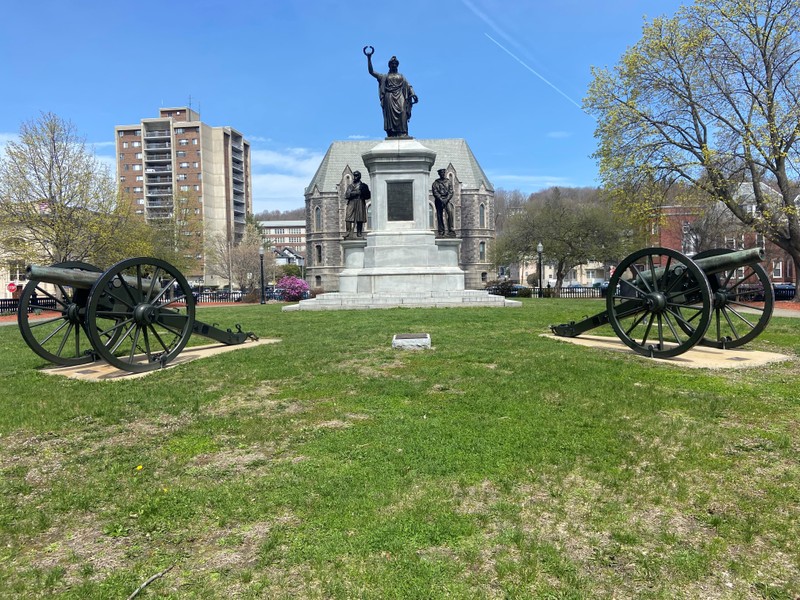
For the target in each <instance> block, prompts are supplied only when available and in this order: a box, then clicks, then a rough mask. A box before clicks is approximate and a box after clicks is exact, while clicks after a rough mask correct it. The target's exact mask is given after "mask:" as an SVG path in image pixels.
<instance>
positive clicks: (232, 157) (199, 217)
mask: <svg viewBox="0 0 800 600" xmlns="http://www.w3.org/2000/svg"><path fill="white" fill-rule="evenodd" d="M114 131H115V133H116V141H117V144H116V145H117V176H118V180H119V185H120V188H121V190H122V192H123V193H124V195H125V196H126V197H127V198H130V199H131V202H133V203H134V205H135V206H134V208H135V213H136V214H138V215H141V216H142V218H143V219H145V220H147V221H148V222H150V223H153V222H159V221H161V222H163V221H164V220H168V219H172V220H174V221H175V222H176V223H177V224H178V225H183V226H186V232H185V234H186V235H192V236H196V238H197V241H198V243H197V244H195V245H194V248H195V250H194V253H195V254H194V256H193V258H194V259H195V264H196V265H197V269H196V270H197V272H195V273H187V274H186V275H187V276H188V277H189V278H194V279H195V280H196V282H197V283H201V280H202V284H203V285H209V286H213V285H219V284H220V283H224V282H222V281H217V280H216V279H217V278H216V277H213V276H211V275H209V274H207V273H206V272H205V271H206V269H205V261H204V258H203V240H207V239H209V238H211V237H212V236H220V235H224V236H225V238H226V239H227V240H228V242H230V243H232V244H237V243H238V242H239V241H240V240H241V239H242V236H243V235H244V230H245V219H246V217H247V215H249V214H252V211H253V196H252V189H251V176H250V144H249V143H248V142H247V140H245V139H244V136H243V135H242V134H241V133H239V132H238V131H236V130H235V129H232V128H231V127H211V126H209V125H206V124H205V123H203V122H202V121H200V115H199V114H198V113H197V112H195V111H193V110H192V109H191V108H187V107H178V108H162V109H160V110H159V116H158V117H156V118H150V119H142V120H141V121H140V122H139V123H137V124H135V125H119V126H117V127H115V129H114ZM187 258H189V257H188V256H187Z"/></svg>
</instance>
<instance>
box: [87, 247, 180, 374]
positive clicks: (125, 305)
mask: <svg viewBox="0 0 800 600" xmlns="http://www.w3.org/2000/svg"><path fill="white" fill-rule="evenodd" d="M194 308H195V307H194V296H192V293H191V288H190V287H189V284H188V283H187V281H186V278H185V277H184V276H183V275H182V274H181V273H180V271H178V270H177V269H176V268H175V267H173V266H172V265H170V264H169V263H167V262H165V261H163V260H159V259H157V258H131V259H128V260H123V261H122V262H119V263H117V264H116V265H114V266H113V267H111V268H110V269H109V270H108V271H106V272H105V273H104V274H103V276H102V277H100V279H98V280H97V282H96V283H95V284H94V286H93V287H92V291H91V293H90V295H89V304H88V308H87V311H86V321H87V328H88V331H89V337H90V339H91V340H92V343H93V344H97V342H98V341H99V340H102V339H104V338H105V337H106V336H109V335H113V336H116V335H118V334H119V337H118V338H117V339H116V341H115V342H114V343H113V344H109V345H102V347H98V346H97V345H95V348H97V353H98V355H99V356H100V357H101V358H102V359H103V360H105V361H107V362H108V363H110V364H112V365H114V366H115V367H117V368H118V369H122V370H125V371H131V372H134V373H141V372H145V371H152V370H154V369H160V368H163V367H164V366H166V364H167V363H168V362H169V361H170V360H172V359H173V358H174V357H175V356H176V355H178V354H179V353H180V351H181V350H182V349H183V347H184V346H186V343H187V342H188V341H189V337H190V336H191V334H192V327H193V326H194Z"/></svg>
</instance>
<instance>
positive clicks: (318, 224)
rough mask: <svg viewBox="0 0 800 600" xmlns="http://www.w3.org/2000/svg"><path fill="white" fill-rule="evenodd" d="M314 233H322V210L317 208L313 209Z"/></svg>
mask: <svg viewBox="0 0 800 600" xmlns="http://www.w3.org/2000/svg"><path fill="white" fill-rule="evenodd" d="M314 231H322V209H321V208H320V207H319V206H318V207H317V208H315V209H314Z"/></svg>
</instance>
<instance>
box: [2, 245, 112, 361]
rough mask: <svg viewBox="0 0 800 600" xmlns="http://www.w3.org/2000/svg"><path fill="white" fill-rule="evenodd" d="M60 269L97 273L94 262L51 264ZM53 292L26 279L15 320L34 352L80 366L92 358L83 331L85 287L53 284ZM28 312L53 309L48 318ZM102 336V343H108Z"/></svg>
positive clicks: (93, 357)
mask: <svg viewBox="0 0 800 600" xmlns="http://www.w3.org/2000/svg"><path fill="white" fill-rule="evenodd" d="M53 266H54V267H58V268H60V269H71V270H74V271H87V272H90V273H100V269H98V268H97V267H95V266H94V265H90V264H87V263H83V262H78V261H71V262H62V263H57V264H55V265H53ZM55 287H56V289H57V290H58V291H57V292H56V293H55V294H54V293H52V292H50V291H48V289H47V288H45V286H44V284H43V283H42V282H41V281H39V280H36V279H31V280H30V281H28V283H27V285H26V286H25V289H24V290H23V292H22V296H21V297H20V299H19V308H18V310H17V323H18V324H19V330H20V332H21V333H22V337H23V338H24V339H25V342H26V343H27V344H28V346H29V347H30V349H31V350H33V351H34V352H35V353H36V354H38V355H39V356H41V357H42V358H44V359H45V360H48V361H50V362H52V363H55V364H57V365H63V366H70V365H82V364H86V363H89V362H92V361H93V360H95V359H96V354H95V352H94V350H93V348H92V344H91V341H90V340H89V335H88V332H87V331H86V324H85V317H86V303H87V301H88V298H89V290H88V289H82V288H76V287H72V286H69V285H56V286H55ZM32 312H34V313H35V312H54V315H53V316H52V317H50V318H44V319H31V318H30V317H31V313H32ZM108 341H109V338H106V339H105V341H104V343H108Z"/></svg>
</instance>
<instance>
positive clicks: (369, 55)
mask: <svg viewBox="0 0 800 600" xmlns="http://www.w3.org/2000/svg"><path fill="white" fill-rule="evenodd" d="M367 48H369V51H367ZM373 54H375V48H373V47H372V46H364V56H366V57H367V70H368V71H369V74H370V75H372V76H373V77H374V78H375V79H380V77H379V76H378V74H377V73H375V71H374V70H373V69H372V55H373Z"/></svg>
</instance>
